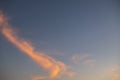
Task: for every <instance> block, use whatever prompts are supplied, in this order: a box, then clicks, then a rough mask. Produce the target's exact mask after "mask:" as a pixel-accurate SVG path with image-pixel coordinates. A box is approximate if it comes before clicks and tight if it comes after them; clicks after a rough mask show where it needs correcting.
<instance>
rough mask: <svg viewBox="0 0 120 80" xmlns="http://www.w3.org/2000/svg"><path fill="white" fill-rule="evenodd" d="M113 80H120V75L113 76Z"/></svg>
mask: <svg viewBox="0 0 120 80" xmlns="http://www.w3.org/2000/svg"><path fill="white" fill-rule="evenodd" d="M112 80H120V74H113V75H112Z"/></svg>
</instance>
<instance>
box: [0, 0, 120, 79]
mask: <svg viewBox="0 0 120 80" xmlns="http://www.w3.org/2000/svg"><path fill="white" fill-rule="evenodd" d="M0 7H1V9H2V10H3V11H4V12H5V13H6V14H7V15H8V16H9V20H10V24H11V25H12V26H13V28H14V29H15V30H16V31H17V32H18V35H19V36H21V37H22V38H25V39H27V40H29V41H30V42H31V43H32V44H33V45H34V46H35V49H36V50H37V51H43V52H46V54H48V55H51V56H53V57H55V58H57V59H58V60H62V61H63V62H65V63H66V64H69V63H70V62H69V58H70V56H72V55H74V54H80V53H92V54H94V56H95V58H97V59H101V57H103V61H104V58H105V57H106V56H111V55H113V54H112V53H113V52H115V53H117V52H118V50H119V47H120V46H119V40H120V38H119V30H120V27H119V18H118V16H119V14H118V13H119V6H118V3H117V0H34V1H33V0H10V1H8V0H3V1H1V6H0ZM0 38H1V46H0V47H2V48H1V49H2V56H3V58H4V59H3V62H2V63H3V64H4V65H3V67H5V66H11V67H13V65H15V64H17V66H21V65H23V66H21V69H22V68H23V70H25V69H27V72H30V71H29V70H30V69H31V67H29V68H28V67H27V65H32V66H33V64H34V63H31V61H29V58H28V57H27V56H24V54H21V53H22V52H21V51H19V50H18V49H17V48H15V46H13V45H11V43H10V42H8V41H7V40H6V39H5V38H4V37H3V36H2V35H0ZM54 50H57V51H58V52H60V53H62V54H63V53H64V56H65V58H63V57H60V56H59V55H56V53H54V52H53V51H54ZM21 58H22V59H21ZM110 58H111V57H110ZM110 58H108V59H106V58H105V59H106V60H107V61H109V60H110ZM12 61H13V63H12V64H13V65H12V64H11V62H12ZM24 61H25V62H28V63H25V62H24ZM103 64H105V63H103ZM34 67H37V66H34ZM6 68H7V67H6ZM13 68H14V70H15V69H16V70H17V68H19V67H13ZM7 69H9V68H7ZM21 69H20V70H21ZM14 70H13V71H14ZM20 70H19V71H20ZM34 70H35V69H34ZM37 70H38V69H36V70H35V71H37ZM6 71H7V70H6ZM11 71H12V68H11ZM31 72H32V71H31ZM13 73H14V72H13ZM33 73H34V71H33ZM14 74H16V73H14ZM17 74H19V73H17ZM17 74H16V75H17ZM21 74H22V71H21ZM26 74H27V73H26ZM17 80H18V79H17ZM23 80H24V79H23Z"/></svg>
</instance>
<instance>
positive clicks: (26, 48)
mask: <svg viewBox="0 0 120 80" xmlns="http://www.w3.org/2000/svg"><path fill="white" fill-rule="evenodd" d="M0 31H1V33H2V34H3V35H4V37H5V38H6V39H7V40H8V41H9V42H11V43H13V44H14V45H15V46H16V47H17V48H18V49H19V50H21V51H22V52H23V53H25V54H26V55H28V56H29V57H30V58H31V59H32V60H34V61H35V62H36V63H37V64H38V65H39V66H42V67H43V68H44V69H45V70H46V71H49V73H50V76H49V78H50V79H53V78H55V77H57V76H58V75H59V74H60V72H63V71H66V69H67V66H66V65H65V64H64V63H62V62H60V61H57V60H55V59H53V58H52V57H50V56H47V55H45V54H44V53H40V52H36V51H35V48H34V47H33V46H32V45H31V44H30V43H29V42H28V41H27V40H25V39H23V38H21V37H19V36H18V35H17V33H16V32H15V30H14V29H13V28H12V27H11V25H9V23H8V20H7V18H6V16H5V15H4V14H3V13H2V12H1V11H0ZM35 79H36V78H35ZM35 79H34V80H35Z"/></svg>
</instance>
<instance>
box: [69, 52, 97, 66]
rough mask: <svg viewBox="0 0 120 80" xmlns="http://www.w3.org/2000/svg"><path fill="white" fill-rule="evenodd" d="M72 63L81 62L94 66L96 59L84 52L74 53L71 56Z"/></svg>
mask: <svg viewBox="0 0 120 80" xmlns="http://www.w3.org/2000/svg"><path fill="white" fill-rule="evenodd" d="M71 60H72V62H73V63H77V64H79V63H83V64H85V65H88V66H95V62H96V60H94V59H93V57H92V54H89V53H84V54H75V55H73V56H72V57H71Z"/></svg>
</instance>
